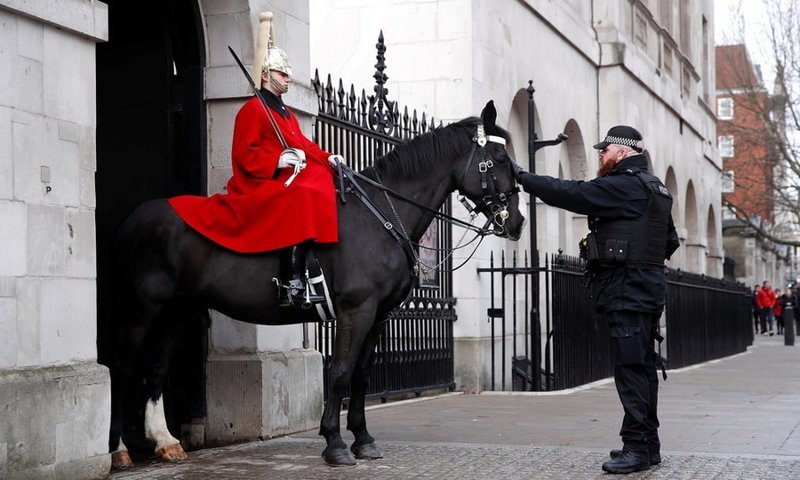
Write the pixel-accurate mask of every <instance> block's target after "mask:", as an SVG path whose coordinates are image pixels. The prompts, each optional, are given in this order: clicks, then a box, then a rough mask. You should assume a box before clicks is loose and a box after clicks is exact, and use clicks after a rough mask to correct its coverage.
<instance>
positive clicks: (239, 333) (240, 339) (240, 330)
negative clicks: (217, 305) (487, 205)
mask: <svg viewBox="0 0 800 480" xmlns="http://www.w3.org/2000/svg"><path fill="white" fill-rule="evenodd" d="M209 342H210V350H211V351H212V352H214V353H242V352H255V351H256V325H252V324H249V323H245V322H240V321H237V320H233V319H231V318H229V317H227V316H225V315H223V314H221V313H219V312H217V311H215V310H212V311H211V334H210V336H209Z"/></svg>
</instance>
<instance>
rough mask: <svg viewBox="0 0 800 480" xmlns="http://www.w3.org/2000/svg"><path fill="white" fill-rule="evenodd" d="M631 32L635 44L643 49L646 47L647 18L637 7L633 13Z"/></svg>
mask: <svg viewBox="0 0 800 480" xmlns="http://www.w3.org/2000/svg"><path fill="white" fill-rule="evenodd" d="M633 33H634V35H633V36H634V40H635V41H636V44H637V45H639V46H640V47H642V48H644V49H647V18H646V17H645V15H644V13H643V12H642V11H641V10H639V9H636V11H635V13H634V29H633Z"/></svg>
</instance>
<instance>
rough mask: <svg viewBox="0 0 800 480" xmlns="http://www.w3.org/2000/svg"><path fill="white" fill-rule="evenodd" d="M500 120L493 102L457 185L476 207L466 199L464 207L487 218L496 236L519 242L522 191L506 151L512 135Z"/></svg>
mask: <svg viewBox="0 0 800 480" xmlns="http://www.w3.org/2000/svg"><path fill="white" fill-rule="evenodd" d="M496 119H497V111H496V110H495V108H494V102H493V101H491V100H490V101H489V103H487V104H486V107H484V109H483V112H481V122H480V123H479V124H478V125H477V127H476V130H475V132H474V133H475V136H474V137H473V139H472V141H473V142H474V145H473V146H472V148H471V149H470V151H469V153H468V155H469V158H468V159H467V160H466V167H465V168H464V172H463V174H462V175H460V178H459V179H458V180H457V182H456V185H457V188H458V191H459V192H460V193H461V195H463V196H464V197H467V198H469V199H470V200H472V201H473V202H474V203H475V207H470V206H469V205H468V204H467V203H466V202H465V200H464V199H462V200H461V201H462V203H464V204H465V206H467V208H468V209H469V210H471V211H474V212H480V213H482V214H484V215H485V216H486V218H487V219H488V220H489V222H488V223H487V226H491V228H492V230H493V231H494V233H495V235H498V236H501V237H506V238H510V239H511V240H519V237H520V236H521V235H522V227H523V225H524V223H525V217H524V216H523V215H522V213H521V212H520V211H519V195H518V193H519V187H517V183H516V181H515V179H514V170H513V165H512V159H511V157H510V156H509V155H508V152H507V151H506V142H507V141H508V133H507V132H506V131H505V130H503V129H502V128H500V127H498V126H497V125H496V124H495V120H496Z"/></svg>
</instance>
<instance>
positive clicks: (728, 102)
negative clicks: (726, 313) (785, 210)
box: [716, 44, 788, 287]
mask: <svg viewBox="0 0 800 480" xmlns="http://www.w3.org/2000/svg"><path fill="white" fill-rule="evenodd" d="M716 66H717V67H716V68H717V81H716V85H717V112H716V113H717V120H718V123H717V135H718V137H717V146H718V148H719V152H720V157H721V158H722V162H723V169H724V172H725V176H726V178H727V188H725V189H724V190H723V201H724V203H727V204H730V205H731V206H733V207H734V208H735V209H736V210H737V211H738V212H740V213H739V218H738V219H737V218H736V217H737V216H736V215H734V214H733V212H731V211H730V210H729V209H725V210H723V245H724V248H725V254H726V257H725V266H726V269H725V270H726V271H725V274H726V276H728V277H733V278H736V279H737V280H740V281H742V282H745V283H747V284H749V285H753V284H756V283H761V281H763V280H770V281H771V282H772V283H773V284H774V285H776V286H778V287H780V286H781V285H782V284H783V283H784V280H785V277H786V268H787V258H788V257H787V254H786V249H785V248H784V247H781V246H778V245H775V244H773V243H772V242H770V241H768V240H767V239H765V238H763V237H761V236H760V235H757V233H756V231H755V230H754V229H753V228H749V227H748V226H747V225H746V224H745V222H744V221H743V220H742V218H743V217H744V218H749V219H750V221H752V222H754V223H756V224H761V225H764V226H765V227H768V226H771V225H773V224H774V223H775V220H776V219H775V201H774V198H775V188H776V186H775V178H776V172H777V170H776V162H775V161H774V157H773V155H772V154H771V152H770V148H769V138H768V134H767V132H768V128H767V125H766V124H765V121H767V120H766V118H768V115H769V112H770V108H771V106H770V104H771V101H772V99H771V96H770V93H769V92H768V91H767V89H766V88H765V87H764V85H763V81H762V78H761V73H760V70H759V66H758V65H754V64H753V62H752V60H751V58H750V55H749V53H748V51H747V48H746V47H745V46H744V45H741V44H739V45H723V46H717V47H716Z"/></svg>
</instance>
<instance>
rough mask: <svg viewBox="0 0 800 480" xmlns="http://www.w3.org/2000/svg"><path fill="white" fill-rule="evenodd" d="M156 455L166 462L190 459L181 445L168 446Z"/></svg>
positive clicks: (157, 451)
mask: <svg viewBox="0 0 800 480" xmlns="http://www.w3.org/2000/svg"><path fill="white" fill-rule="evenodd" d="M156 455H158V457H159V458H160V459H161V460H164V461H165V462H180V461H182V460H186V459H187V458H189V456H188V455H186V452H184V451H183V447H181V444H180V443H175V444H173V445H167V446H166V447H161V448H159V449H158V450H156Z"/></svg>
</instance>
